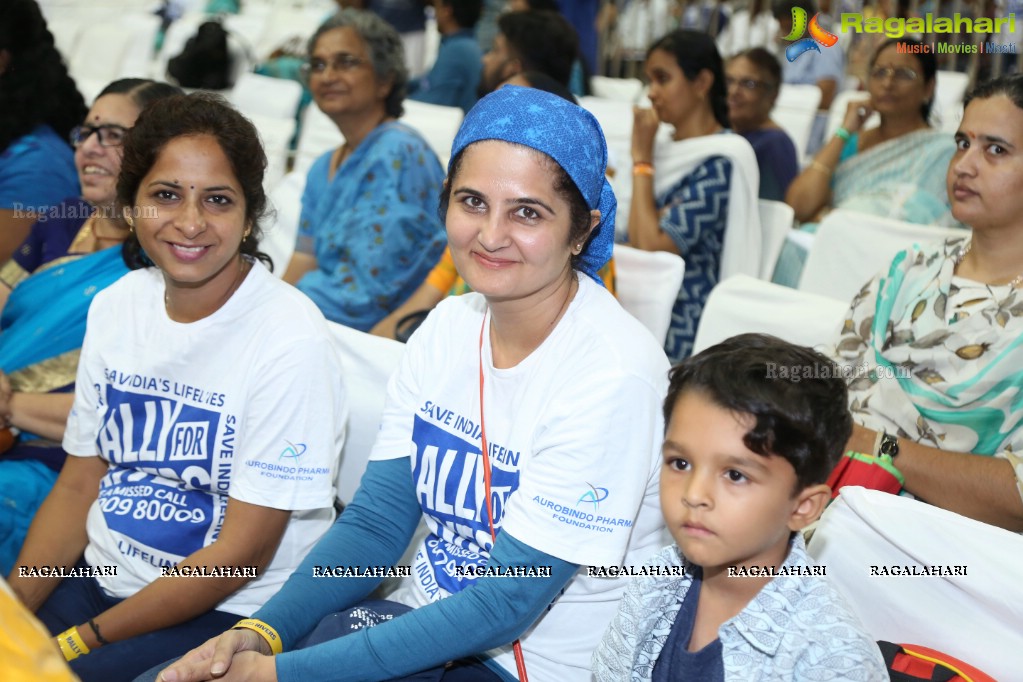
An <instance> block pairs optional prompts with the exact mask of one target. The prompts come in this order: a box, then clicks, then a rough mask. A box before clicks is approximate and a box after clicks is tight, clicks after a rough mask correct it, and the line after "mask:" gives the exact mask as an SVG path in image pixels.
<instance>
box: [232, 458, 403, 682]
mask: <svg viewBox="0 0 1023 682" xmlns="http://www.w3.org/2000/svg"><path fill="white" fill-rule="evenodd" d="M421 513H422V510H421V509H420V508H419V504H418V503H417V502H416V490H415V485H414V483H413V481H412V468H411V466H410V465H409V458H408V457H400V458H398V459H389V460H380V461H372V462H370V463H369V466H368V467H367V468H366V473H365V474H364V475H363V477H362V481H361V482H360V484H359V489H358V491H356V493H355V497H354V499H352V502H351V504H349V505H348V506H347V507H345V510H344V512H342V514H341V516H339V517H338V520H337V521H336V522H335V523H334V525H333V526H331V528H330V530H328V531H327V532H326V533H325V534H324V536H323V537H322V538H320V541H319V542H318V543H317V544H316V546H315V547H313V550H312V551H311V552H310V553H309V554H308V556H306V558H305V560H304V561H303V562H302V563H301V564H300V565H299V567H298V568H297V569H296V570H295V572H294V573H292V574H291V577H290V578H288V581H287V582H286V583H284V586H283V587H282V588H281V590H280V592H278V593H277V594H276V595H274V597H273V598H272V599H271V600H270V601H269V602H267V603H266V604H265V605H264V606H263V607H262V608H261V609H259V610H258V611H256V613H254V614H253V615H252V617H253V618H258V619H259V620H262V621H263V622H265V623H269V624H270V625H272V626H273V627H274V629H276V630H277V633H278V634H279V635H280V636H281V639H282V640H283V645H284V650H285V651H287V650H288V649H289V648H290V647H293V646H294V645H295V642H297V641H299V640H300V639H301V638H302V637H304V636H305V635H307V634H308V633H309V632H311V631H312V629H313V628H314V627H316V624H317V623H319V622H320V620H321V619H322V618H323V617H324V616H327V615H329V614H331V613H335V612H337V611H342V610H344V609H347V608H349V607H350V606H352V605H354V604H356V603H358V602H359V601H361V600H362V599H364V598H365V597H366V596H367V595H368V594H369V593H370V592H372V591H373V590H374V589H376V587H377V585H378V584H379V583H380V579H373V578H350V579H343V578H341V579H337V578H334V579H329V580H324V579H322V578H314V577H313V567H314V566H337V565H345V566H393V565H395V564H396V563H397V562H398V560H399V559H401V555H402V554H403V553H404V552H405V549H406V548H407V547H408V544H409V541H410V540H411V539H412V535H413V533H415V530H416V525H417V524H418V523H419V517H420V515H421ZM309 679H317V676H314V677H312V678H309Z"/></svg>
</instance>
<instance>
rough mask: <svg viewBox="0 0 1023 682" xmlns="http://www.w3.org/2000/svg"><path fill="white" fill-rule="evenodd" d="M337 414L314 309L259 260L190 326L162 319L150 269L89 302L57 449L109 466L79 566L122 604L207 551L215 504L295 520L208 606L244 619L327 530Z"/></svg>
mask: <svg viewBox="0 0 1023 682" xmlns="http://www.w3.org/2000/svg"><path fill="white" fill-rule="evenodd" d="M346 414H347V408H346V403H345V394H344V389H343V387H342V384H341V370H340V363H339V362H338V359H337V356H336V354H335V352H334V349H333V347H332V346H331V343H330V340H329V336H328V330H327V328H326V322H325V321H324V318H323V315H322V314H321V313H320V311H319V310H318V309H317V308H316V306H315V305H313V303H312V302H311V301H310V300H309V299H307V298H306V297H305V296H304V295H303V294H301V293H300V292H298V290H296V289H294V288H293V287H291V286H289V285H287V284H284V283H283V282H281V281H279V280H277V279H276V278H275V277H274V276H273V275H271V274H270V272H269V271H267V270H266V269H265V268H264V267H263V266H262V265H260V264H254V265H253V267H252V270H251V271H250V272H249V274H248V276H247V277H246V278H245V281H244V282H242V284H241V286H240V287H238V290H237V291H236V292H235V293H234V295H233V296H231V298H230V299H229V300H228V301H227V303H225V304H224V305H223V307H221V308H220V309H219V310H218V311H216V312H215V313H213V314H212V315H210V316H209V317H206V318H203V319H201V320H198V321H196V322H192V323H190V324H181V323H178V322H174V321H173V320H171V319H170V318H169V317H167V313H166V310H165V308H164V281H163V275H162V274H161V273H160V271H159V270H157V269H156V268H145V269H142V270H136V271H134V272H131V273H129V274H127V275H125V276H124V277H123V278H122V279H120V280H119V281H118V282H116V283H115V284H113V285H112V286H110V287H108V288H107V289H105V290H104V291H102V292H100V293H99V294H97V295H96V298H95V300H94V301H93V303H92V306H91V307H90V308H89V319H88V326H87V329H86V335H85V343H84V345H83V347H82V355H81V360H80V362H79V366H78V378H77V384H76V389H75V403H74V407H73V408H72V410H71V414H70V416H69V417H68V423H67V429H66V430H65V434H64V449H65V450H67V452H68V453H69V454H71V455H75V456H81V457H95V456H97V455H99V456H100V457H102V458H103V459H105V460H107V461H108V462H109V464H110V469H109V472H108V473H107V475H106V476H104V477H103V480H102V481H101V483H100V491H99V497H98V498H97V500H96V502H94V503H93V505H92V507H91V508H90V509H89V515H88V519H87V522H86V530H87V531H88V535H89V544H88V546H87V547H86V550H85V559H86V561H88V562H89V564H91V565H93V566H99V565H115V566H117V567H118V570H117V575H116V576H103V577H100V578H99V581H100V584H101V585H102V586H103V588H104V589H105V590H106V591H107V592H108V593H110V594H111V595H112V596H114V597H118V598H125V597H129V596H131V595H133V594H135V593H136V592H138V591H139V590H140V589H142V588H143V587H145V586H146V585H147V584H149V583H150V582H152V581H153V580H155V579H156V578H158V577H159V576H160V567H161V566H172V565H174V564H177V563H178V562H179V561H181V560H182V559H183V558H184V557H186V556H188V555H190V554H192V553H193V552H195V551H197V550H199V549H201V548H202V547H205V546H207V545H209V544H211V543H212V542H213V541H214V540H216V539H217V535H218V533H219V532H220V528H221V524H222V523H223V519H224V512H225V510H226V509H227V504H228V497H231V498H234V499H237V500H241V501H243V502H247V503H249V504H255V505H261V506H264V507H272V508H275V509H287V510H295V513H293V514H292V515H291V519H290V521H289V522H288V526H287V529H286V530H285V532H284V536H283V538H282V539H281V543H280V546H279V547H278V549H277V553H276V554H275V555H274V558H273V560H272V561H271V562H270V564H269V566H267V567H266V568H265V569H264V570H263V571H262V572H261V574H260V575H259V577H258V578H257V579H256V580H253V581H251V582H249V583H247V584H246V585H245V586H244V587H243V588H242V589H240V590H238V591H237V592H235V593H234V594H232V595H231V596H229V597H228V598H227V599H226V600H224V601H223V602H221V603H220V604H219V605H218V606H217V609H218V610H221V611H227V612H230V613H237V614H241V615H249V614H250V613H252V612H253V611H255V610H256V609H257V608H259V607H260V606H261V605H262V604H263V603H264V602H266V600H267V599H269V598H270V597H271V596H273V595H274V594H275V593H276V592H277V590H278V589H280V586H281V585H282V584H283V583H284V581H285V580H286V579H287V577H288V576H289V575H290V574H291V572H292V571H293V570H294V569H295V568H296V566H297V565H298V563H299V561H300V560H301V559H302V558H303V557H304V556H305V554H306V553H308V551H309V550H310V549H311V548H312V546H313V545H314V544H315V543H316V541H317V540H318V539H319V537H320V536H321V535H322V534H323V533H324V531H326V530H327V528H328V527H329V526H330V524H331V522H332V520H333V517H334V512H333V507H332V504H333V498H334V487H333V481H334V475H335V474H336V472H337V466H338V456H339V453H340V452H341V445H342V443H343V440H344V428H345V417H346ZM211 568H212V567H211ZM196 579H197V580H201V579H202V578H196Z"/></svg>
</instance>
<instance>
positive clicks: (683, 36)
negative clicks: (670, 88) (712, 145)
mask: <svg viewBox="0 0 1023 682" xmlns="http://www.w3.org/2000/svg"><path fill="white" fill-rule="evenodd" d="M655 50H663V51H664V52H667V53H668V54H670V55H671V56H673V57H674V58H675V61H676V62H677V63H678V66H679V68H680V69H682V73H683V75H685V77H686V80H690V81H692V80H695V79H696V77H697V76H699V75H700V72H701V71H704V70H707V71H709V72H710V74H711V76H713V77H714V82H713V83H711V86H710V92H709V93H708V95H709V98H710V108H711V111H712V112H713V113H714V118H715V119H716V120H717V122H718V123H719V124H720V125H721V126H723V127H725V128H728V127H730V126H729V122H728V89H727V88H726V87H725V67H724V63H723V62H722V61H721V53H720V52H718V48H717V45H715V44H714V39H713V38H711V37H710V36H709V35H707V34H706V33H700V32H699V31H690V30H689V29H684V28H680V29H677V30H675V31H672V32H671V33H669V34H667V35H666V36H664V37H663V38H661V39H660V40H658V41H656V42H655V43H654V44H653V45H651V46H650V49H649V50H647V53H646V56H647V59H649V58H650V55H651V54H653V53H654V51H655Z"/></svg>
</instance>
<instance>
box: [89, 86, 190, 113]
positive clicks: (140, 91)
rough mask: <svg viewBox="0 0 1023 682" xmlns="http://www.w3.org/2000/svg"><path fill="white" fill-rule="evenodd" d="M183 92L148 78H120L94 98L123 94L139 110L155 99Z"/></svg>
mask: <svg viewBox="0 0 1023 682" xmlns="http://www.w3.org/2000/svg"><path fill="white" fill-rule="evenodd" d="M183 94H185V93H184V91H182V89H181V88H179V87H176V86H174V85H171V84H170V83H163V82H161V81H154V80H149V79H148V78H121V79H120V80H116V81H114V82H113V83H110V84H109V85H108V86H107V87H105V88H103V90H102V91H100V93H99V94H98V95H96V99H99V98H100V97H103V96H105V95H124V96H126V97H127V98H128V99H130V100H131V101H132V102H134V103H135V106H137V107H138V108H139V111H140V112H141V111H142V110H143V109H145V108H146V107H147V106H149V105H150V104H152V103H153V102H155V101H157V100H161V99H165V98H167V97H174V96H175V95H183Z"/></svg>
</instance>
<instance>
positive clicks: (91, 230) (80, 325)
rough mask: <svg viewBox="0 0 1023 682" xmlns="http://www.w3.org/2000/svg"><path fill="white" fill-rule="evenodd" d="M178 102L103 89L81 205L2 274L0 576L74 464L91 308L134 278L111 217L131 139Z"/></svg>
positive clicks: (34, 237) (46, 223)
mask: <svg viewBox="0 0 1023 682" xmlns="http://www.w3.org/2000/svg"><path fill="white" fill-rule="evenodd" d="M180 92H181V91H180V90H178V89H177V88H176V87H174V86H172V85H168V84H166V83H157V82H155V81H150V80H143V79H138V78H125V79H121V80H117V81H114V82H113V83H111V84H110V85H108V86H107V87H106V88H104V89H103V91H102V92H100V94H99V96H98V97H97V98H96V101H95V102H94V103H93V105H92V108H91V109H89V113H88V115H87V116H86V117H85V120H84V121H83V122H82V123H81V124H80V125H77V126H75V127H74V128H73V129H72V130H71V135H70V142H71V144H72V146H74V148H75V155H74V159H75V166H76V167H77V169H78V178H79V183H80V185H81V197H73V198H70V199H65V200H64V201H63V202H61V203H60V204H58V205H56V206H54V207H53V210H52V211H47V212H46V213H45V214H41V215H40V216H39V221H38V222H36V223H35V224H34V225H33V226H32V228H31V231H30V233H29V237H28V239H26V240H25V242H24V243H23V244H22V245H21V246H20V247H19V248H18V249H17V251H15V253H14V256H13V257H12V258H11V260H9V261H8V262H7V263H6V264H5V265H4V266H3V267H2V268H0V311H2V313H0V330H2V331H0V426H7V427H9V428H10V429H12V430H11V431H8V432H7V435H6V438H0V440H6V445H7V447H9V448H10V449H9V450H8V451H7V452H6V453H4V454H3V458H2V461H0V574H3V575H6V574H7V572H8V571H9V570H10V569H11V565H12V564H13V562H14V559H15V557H16V556H17V554H18V550H19V549H21V543H22V541H23V540H24V539H25V533H26V531H27V530H28V526H29V524H30V523H31V522H32V518H33V516H34V515H35V512H36V509H38V507H39V505H40V504H41V503H42V501H43V499H44V498H45V497H46V494H47V493H48V492H49V491H50V488H52V487H53V483H54V481H55V480H56V478H57V473H58V472H59V471H60V469H61V467H62V466H63V464H64V459H65V457H66V456H67V455H66V453H65V452H64V449H63V448H62V447H61V445H60V441H61V439H62V438H63V436H64V426H65V423H66V421H67V416H68V412H69V411H70V410H71V402H72V399H73V398H74V387H75V373H76V371H77V368H78V354H79V350H80V349H81V347H82V339H83V338H84V337H85V319H86V315H87V313H88V311H89V304H90V303H91V302H92V299H93V296H94V295H95V294H96V293H97V292H99V291H101V290H102V289H104V288H106V287H107V286H109V285H110V284H112V283H113V282H115V281H117V279H119V278H120V277H121V276H122V275H124V274H125V273H127V272H128V267H127V265H126V264H125V261H124V258H123V257H122V253H121V243H122V242H124V240H125V238H127V236H128V225H127V224H126V223H125V222H124V220H123V219H122V217H121V214H120V212H119V211H117V210H116V209H115V207H114V202H115V201H116V196H117V192H116V185H117V175H118V173H119V172H120V170H121V155H122V144H123V142H124V139H125V133H127V131H128V129H129V128H131V127H132V126H133V125H134V123H135V119H136V118H137V117H138V115H139V112H140V111H142V109H143V108H145V107H146V106H147V105H149V104H150V103H152V102H155V101H157V100H159V99H163V98H165V97H168V96H170V95H175V94H179V93H180ZM13 429H16V430H17V433H18V435H17V436H14V433H16V431H13ZM0 433H2V432H0ZM0 449H3V446H2V445H0Z"/></svg>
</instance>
